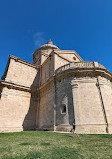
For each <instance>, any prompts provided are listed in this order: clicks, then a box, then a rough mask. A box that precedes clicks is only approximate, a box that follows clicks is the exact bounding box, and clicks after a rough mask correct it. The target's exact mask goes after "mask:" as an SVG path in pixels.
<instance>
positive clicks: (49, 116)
mask: <svg viewBox="0 0 112 159" xmlns="http://www.w3.org/2000/svg"><path fill="white" fill-rule="evenodd" d="M54 99H55V88H54V82H53V81H52V82H50V83H49V84H48V85H47V86H45V87H44V88H42V89H41V90H40V101H39V107H38V110H39V114H38V115H39V116H38V119H39V121H38V128H39V129H42V128H43V129H52V130H53V128H54Z"/></svg>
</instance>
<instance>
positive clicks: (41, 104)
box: [0, 40, 112, 134]
mask: <svg viewBox="0 0 112 159" xmlns="http://www.w3.org/2000/svg"><path fill="white" fill-rule="evenodd" d="M73 122H75V125H76V131H77V133H88V134H105V133H110V134H111V133H112V74H111V73H110V72H109V71H108V69H106V68H105V67H104V66H103V65H101V64H99V63H98V62H96V61H93V62H91V61H83V59H82V58H81V57H80V56H79V55H78V54H77V52H76V51H72V50H60V49H59V48H58V47H57V46H55V45H53V42H52V41H51V40H50V41H48V42H47V44H45V45H42V46H41V47H40V48H38V49H37V50H35V52H34V53H33V63H29V62H26V61H24V60H22V59H20V58H18V57H15V56H13V55H9V59H8V62H7V66H6V68H5V71H4V74H3V76H2V78H1V82H0V132H16V131H26V130H50V131H71V129H72V123H73Z"/></svg>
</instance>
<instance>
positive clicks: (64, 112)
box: [61, 104, 66, 114]
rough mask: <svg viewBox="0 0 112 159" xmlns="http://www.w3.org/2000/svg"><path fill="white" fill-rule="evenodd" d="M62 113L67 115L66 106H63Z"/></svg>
mask: <svg viewBox="0 0 112 159" xmlns="http://www.w3.org/2000/svg"><path fill="white" fill-rule="evenodd" d="M61 113H62V114H66V105H65V104H62V108H61Z"/></svg>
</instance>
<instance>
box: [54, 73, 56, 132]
mask: <svg viewBox="0 0 112 159" xmlns="http://www.w3.org/2000/svg"><path fill="white" fill-rule="evenodd" d="M54 93H55V95H54V131H55V128H56V127H55V126H56V79H55V75H54Z"/></svg>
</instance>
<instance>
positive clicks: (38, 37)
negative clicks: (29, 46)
mask: <svg viewBox="0 0 112 159" xmlns="http://www.w3.org/2000/svg"><path fill="white" fill-rule="evenodd" d="M43 35H44V33H43V32H37V33H35V34H34V37H33V39H34V44H35V46H37V47H40V46H41V45H43V44H44V43H45V39H44V37H43Z"/></svg>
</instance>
